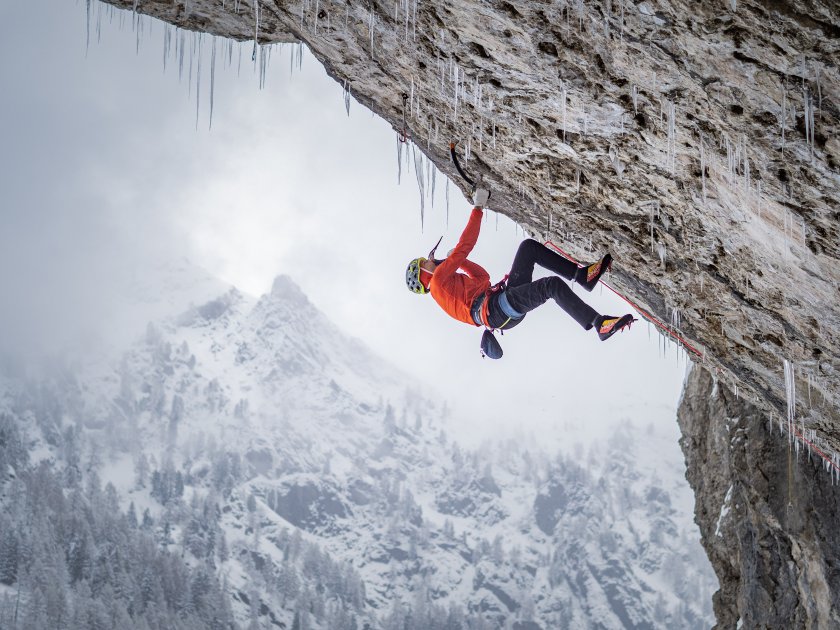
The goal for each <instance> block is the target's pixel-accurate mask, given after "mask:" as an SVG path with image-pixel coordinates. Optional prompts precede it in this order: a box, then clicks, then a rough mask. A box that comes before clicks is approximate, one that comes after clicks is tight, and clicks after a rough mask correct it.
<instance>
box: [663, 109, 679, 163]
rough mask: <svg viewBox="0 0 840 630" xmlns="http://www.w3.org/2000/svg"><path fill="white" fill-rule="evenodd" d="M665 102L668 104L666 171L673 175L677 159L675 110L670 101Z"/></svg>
mask: <svg viewBox="0 0 840 630" xmlns="http://www.w3.org/2000/svg"><path fill="white" fill-rule="evenodd" d="M666 102H667V104H668V105H667V109H668V111H667V113H668V158H667V159H668V170H670V171H671V174H674V171H675V169H676V159H677V122H676V118H677V108H676V105H674V103H672V102H671V101H666Z"/></svg>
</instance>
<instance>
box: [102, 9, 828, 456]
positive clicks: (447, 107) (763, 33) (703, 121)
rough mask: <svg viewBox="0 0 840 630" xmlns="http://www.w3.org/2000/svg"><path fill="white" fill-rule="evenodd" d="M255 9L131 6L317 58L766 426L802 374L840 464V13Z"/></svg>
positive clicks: (803, 412) (814, 428)
mask: <svg viewBox="0 0 840 630" xmlns="http://www.w3.org/2000/svg"><path fill="white" fill-rule="evenodd" d="M252 1H253V2H257V5H256V6H254V5H253V4H251V3H248V2H244V1H241V2H240V1H237V0H228V1H227V2H222V1H221V0H212V1H211V0H189V1H188V2H186V4H184V3H183V2H181V1H180V0H175V2H173V1H172V0H162V1H157V0H153V1H150V0H137V3H136V10H137V11H138V12H141V13H145V14H149V15H153V16H155V17H159V18H161V19H163V20H165V21H167V22H169V23H171V24H175V25H177V26H180V27H182V28H186V29H192V30H199V31H202V32H206V33H211V34H214V35H218V36H221V37H227V38H232V39H238V40H245V39H249V38H254V37H255V34H256V36H257V38H258V41H259V43H260V44H269V43H273V42H288V41H294V40H299V41H303V42H306V44H307V45H308V46H309V48H310V49H311V51H312V52H313V53H314V55H315V56H316V57H317V58H318V59H319V60H320V61H322V62H323V63H324V65H325V66H326V68H327V71H328V72H329V73H330V75H332V76H333V77H334V78H336V80H338V81H339V82H340V83H342V84H346V85H348V86H349V89H350V91H351V93H352V94H353V96H354V97H355V98H356V99H357V100H359V101H360V102H361V103H363V104H364V105H365V106H367V107H369V108H370V109H372V110H373V111H375V112H376V113H378V114H379V115H381V116H382V117H384V118H385V119H387V120H388V121H389V122H390V123H391V124H392V125H393V126H394V127H395V129H399V130H401V129H402V127H403V117H404V116H405V120H406V125H407V131H408V135H409V136H410V138H411V139H412V141H413V142H414V143H415V145H416V147H417V149H419V150H421V151H423V152H424V153H425V154H426V155H427V156H428V157H429V158H430V159H431V160H432V161H433V162H434V163H435V165H436V166H437V167H438V169H440V170H441V171H443V172H444V173H445V174H447V175H448V176H450V177H453V179H454V181H457V182H459V183H461V182H460V180H459V179H457V178H456V174H455V172H454V169H453V167H452V165H451V163H450V162H449V159H448V153H447V151H448V142H449V141H450V139H458V140H459V141H460V145H461V147H462V150H465V149H466V148H467V147H469V151H470V154H471V157H470V160H469V162H468V164H467V166H468V168H469V170H471V171H472V172H473V173H475V174H481V175H482V176H483V177H484V178H485V180H486V181H487V182H489V185H490V186H491V187H492V189H493V201H494V206H493V209H494V210H498V211H501V212H504V213H505V214H508V215H509V216H511V217H512V218H513V219H515V220H516V221H518V222H519V223H520V224H522V225H523V226H524V227H525V228H526V229H528V230H529V231H530V232H531V233H533V234H535V235H538V237H540V238H544V239H546V240H551V241H553V242H555V243H557V244H558V245H559V246H560V247H561V248H562V249H563V250H565V251H566V252H568V253H570V254H571V255H573V256H575V257H577V258H579V259H584V260H586V259H591V258H593V257H594V256H596V255H598V254H600V253H602V252H603V251H605V250H609V251H611V252H612V253H613V256H614V258H615V259H616V261H617V262H616V263H615V265H614V272H613V274H612V282H613V283H614V285H615V286H616V288H617V290H619V291H620V292H621V293H623V294H625V295H626V296H627V297H629V298H630V299H632V300H633V301H634V302H636V303H637V304H639V305H640V306H641V307H642V308H644V309H646V310H647V311H649V312H650V313H652V314H653V315H654V316H655V317H657V318H658V319H660V320H661V321H663V322H666V323H667V324H668V325H669V326H672V325H673V326H675V327H678V328H679V333H680V334H681V335H682V336H683V337H685V338H686V339H687V340H688V341H689V343H691V344H692V346H694V347H696V349H697V355H698V356H695V357H694V358H695V359H696V360H698V361H699V362H702V363H703V364H704V366H705V367H706V368H707V369H709V370H711V371H712V372H714V373H715V374H716V377H717V378H718V380H719V381H720V383H721V384H723V385H726V387H727V389H728V390H730V391H737V392H738V393H739V396H740V397H741V398H745V399H748V400H749V401H750V402H751V403H752V404H754V405H755V407H756V409H758V410H760V411H761V412H762V413H764V414H766V415H767V416H768V417H773V418H776V419H778V418H779V417H780V416H785V414H786V413H787V406H788V405H787V401H786V388H785V379H784V370H783V362H784V361H789V362H790V363H791V365H792V374H793V380H794V383H795V385H796V389H797V391H798V393H799V395H798V396H797V398H796V401H795V415H796V417H797V422H798V424H799V426H800V427H801V429H797V431H800V432H801V433H802V434H803V436H804V437H805V438H807V439H808V440H809V441H810V442H812V443H815V444H816V445H818V446H820V447H821V448H822V450H824V451H825V452H826V453H827V456H828V457H829V458H830V457H831V456H832V455H833V452H835V451H840V413H838V408H837V403H838V401H840V397H839V395H840V374H839V373H838V372H840V351H838V348H840V334H839V333H838V330H840V264H838V263H840V261H838V258H840V194H839V193H840V175H838V172H839V171H840V140H838V134H837V132H838V126H840V125H839V124H838V123H840V69H838V60H840V4H838V3H837V2H836V1H835V0H799V1H786V0H760V1H759V0H750V1H746V2H745V1H743V0H741V1H737V0H728V1H724V0H715V1H713V2H703V3H700V2H695V1H693V0H684V1H681V0H659V1H657V0H644V1H642V2H634V1H631V0H598V1H594V2H593V1H590V0H586V1H584V0H575V1H574V2H572V1H571V0H556V1H555V2H541V1H536V0H530V1H473V0H459V1H458V2H449V1H444V0H396V1H395V2H384V3H383V2H380V1H378V0H374V1H371V0H364V2H360V1H359V0H349V1H337V0H309V1H307V2H264V3H263V2H258V1H257V0H252ZM111 4H114V5H116V6H120V7H122V8H129V9H130V8H132V7H133V6H135V3H134V2H133V0H129V1H124V0H112V2H111ZM257 16H258V17H259V21H258V23H257V20H256V18H257ZM404 95H405V96H407V97H408V98H407V99H404V98H403V96H404ZM269 123H270V121H266V124H269ZM461 185H462V186H463V184H461Z"/></svg>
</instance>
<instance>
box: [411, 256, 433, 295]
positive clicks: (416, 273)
mask: <svg viewBox="0 0 840 630" xmlns="http://www.w3.org/2000/svg"><path fill="white" fill-rule="evenodd" d="M424 262H426V259H425V258H423V257H420V258H415V259H414V260H412V261H411V262H410V263H408V268H407V269H406V270H405V284H406V285H407V286H408V290H409V291H411V292H412V293H418V294H421V295H422V294H424V293H428V292H429V290H428V289H427V288H426V287H425V286H423V283H422V282H420V265H422V264H423V263H424Z"/></svg>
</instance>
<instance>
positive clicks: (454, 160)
mask: <svg viewBox="0 0 840 630" xmlns="http://www.w3.org/2000/svg"><path fill="white" fill-rule="evenodd" d="M449 155H450V156H451V157H452V163H453V164H455V169H456V170H457V171H458V174H459V175H460V176H461V177H463V178H464V181H465V182H467V183H468V184H469V185H470V188H472V193H473V194H474V193H475V189H476V183H475V180H473V179H472V178H471V177H470V176H469V175H467V173H466V172H465V171H464V169H463V168H461V163H460V162H458V154H457V153H455V143H454V142H450V143H449Z"/></svg>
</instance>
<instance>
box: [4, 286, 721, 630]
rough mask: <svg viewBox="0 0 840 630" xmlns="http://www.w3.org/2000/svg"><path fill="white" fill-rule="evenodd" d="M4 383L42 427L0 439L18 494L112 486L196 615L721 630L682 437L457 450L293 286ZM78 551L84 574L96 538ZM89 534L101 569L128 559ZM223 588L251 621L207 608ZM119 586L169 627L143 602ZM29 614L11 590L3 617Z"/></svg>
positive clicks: (176, 611)
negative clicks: (53, 484) (44, 478)
mask: <svg viewBox="0 0 840 630" xmlns="http://www.w3.org/2000/svg"><path fill="white" fill-rule="evenodd" d="M177 284H178V285H179V286H185V285H182V284H181V283H177ZM165 301H166V300H165V299H161V298H158V299H157V302H156V303H158V304H159V303H163V302H165ZM0 392H2V394H0V410H1V411H2V417H3V419H4V420H3V421H4V425H3V426H4V427H5V429H4V431H5V433H2V432H0V434H2V435H6V436H12V435H14V436H18V437H16V438H15V439H14V440H12V439H11V438H10V437H9V438H7V439H6V441H5V442H4V441H3V440H0V471H2V470H3V469H4V468H7V469H8V470H9V473H8V475H7V477H6V479H5V480H4V481H2V482H0V483H2V485H0V489H1V490H2V497H3V498H2V501H3V502H4V505H6V506H12V505H15V504H14V502H13V501H12V499H11V498H10V497H13V496H17V495H16V493H17V494H19V493H20V492H24V493H26V492H33V489H32V488H33V487H32V485H31V484H30V483H29V481H27V480H28V479H30V478H31V471H32V470H34V469H36V468H37V467H38V466H39V465H40V467H41V468H49V469H51V470H55V471H64V472H63V473H61V474H62V475H64V478H65V479H70V482H69V483H68V484H67V486H66V488H65V490H64V492H65V493H66V494H72V495H73V496H75V500H76V501H78V502H81V503H82V504H84V505H85V506H87V507H88V510H89V512H88V513H89V514H90V513H91V511H94V512H95V509H94V508H95V506H99V507H100V508H102V503H103V502H102V501H100V500H99V499H98V498H97V497H98V496H99V495H98V494H96V492H94V491H91V492H92V493H91V492H88V491H87V490H83V486H84V483H83V481H82V480H88V481H89V480H90V479H91V478H94V479H101V480H102V482H104V483H108V484H110V485H109V486H106V494H109V496H111V497H112V498H111V500H110V503H108V502H105V503H106V504H107V505H110V508H111V511H112V512H113V511H114V510H115V509H116V510H117V511H118V512H120V511H121V512H122V513H123V515H122V516H121V517H120V519H119V523H120V524H122V525H121V526H125V527H126V528H127V531H134V532H136V535H137V536H138V537H139V538H138V540H140V541H141V542H142V540H144V538H143V537H144V536H145V537H146V538H147V539H148V540H150V541H153V542H154V545H155V547H156V549H157V550H158V552H159V553H162V554H165V555H166V554H169V555H173V556H181V557H182V558H183V562H184V563H185V566H184V568H183V569H181V570H182V571H183V572H184V575H185V576H187V575H193V577H192V578H189V579H188V578H186V577H185V578H184V580H183V584H184V585H186V586H184V589H185V591H188V592H189V595H187V594H185V595H183V596H182V597H180V598H172V601H170V600H169V599H168V598H167V596H166V593H165V592H164V593H162V594H161V595H160V598H159V602H160V606H161V607H162V608H165V609H166V610H167V611H168V613H167V614H171V615H172V616H173V618H174V617H178V615H181V616H182V618H183V616H184V615H193V616H195V617H197V618H198V617H200V616H202V615H203V617H202V619H205V620H206V619H207V618H210V617H212V618H215V619H217V620H221V621H219V623H220V624H221V625H220V627H226V624H227V625H230V623H231V622H230V621H225V620H226V619H227V617H226V615H228V616H229V617H230V619H231V620H236V623H238V624H240V625H242V626H248V627H253V628H261V627H265V628H270V627H279V628H283V627H285V628H296V629H301V628H322V629H328V628H329V629H335V630H339V629H342V628H348V629H349V628H363V627H370V628H401V629H402V628H418V629H420V628H453V629H454V628H464V629H466V628H516V629H518V630H536V629H537V628H543V629H549V628H552V629H553V628H646V627H650V628H652V627H681V628H701V627H707V626H709V625H711V623H712V613H711V604H710V601H711V593H712V591H713V590H714V589H715V588H716V583H715V579H714V576H713V574H712V573H711V569H710V567H709V565H708V561H707V560H706V558H705V556H704V554H703V552H702V549H701V547H700V545H699V535H698V532H697V529H696V527H695V526H694V525H693V523H692V521H691V510H690V505H691V495H690V491H689V489H688V487H687V485H686V483H685V480H684V479H683V466H682V461H681V458H680V456H679V452H678V450H677V446H676V445H675V444H672V443H668V442H667V441H666V440H665V439H664V438H663V437H662V436H661V435H659V434H658V433H657V432H656V431H655V430H654V429H653V428H652V427H648V428H646V429H644V430H643V429H641V428H639V427H637V426H634V425H632V424H631V423H629V422H627V421H625V422H624V423H622V424H621V425H619V426H617V427H616V431H615V435H614V437H613V438H612V439H611V440H610V442H609V443H606V444H596V445H594V446H592V447H591V448H589V449H588V450H584V449H582V448H581V449H579V451H578V452H577V453H574V454H572V453H567V454H559V453H552V452H547V451H546V449H545V447H544V446H541V445H540V444H538V443H523V442H521V441H508V442H505V443H488V444H487V445H485V446H484V447H482V448H480V449H477V450H473V451H468V450H465V449H463V448H462V447H461V446H459V445H458V444H456V443H453V442H452V441H450V440H449V439H448V437H447V434H446V429H447V425H448V424H449V423H450V422H453V421H454V419H452V418H450V417H449V412H448V411H447V407H446V405H445V403H442V402H439V401H436V400H432V399H431V397H428V396H426V395H424V393H423V389H422V387H421V386H418V384H416V382H414V381H413V380H412V379H411V378H409V377H408V376H406V375H403V374H400V373H398V372H397V371H396V370H394V369H393V368H392V367H391V366H389V365H387V364H385V363H384V362H383V361H381V360H380V359H379V358H377V357H376V356H374V355H372V354H371V353H370V352H369V351H368V350H367V349H365V347H364V346H362V345H361V344H360V343H359V342H357V341H355V340H353V339H349V338H348V337H347V336H346V335H344V334H343V333H342V332H341V331H340V330H339V329H338V328H337V327H335V326H334V325H333V324H332V323H330V322H329V321H328V320H327V318H326V317H325V316H324V315H323V314H322V313H320V312H319V311H318V310H317V309H316V308H315V307H314V306H313V305H312V304H311V303H310V302H309V300H308V299H307V298H306V296H305V295H304V294H303V293H302V292H301V290H300V289H299V288H298V287H297V286H296V285H295V284H294V282H293V281H292V280H291V279H289V278H288V277H285V276H280V277H278V278H277V279H276V280H275V282H274V285H273V287H272V289H271V291H270V293H268V294H266V295H264V296H263V297H261V298H259V299H256V300H255V299H253V298H250V297H248V296H245V295H243V294H242V293H240V292H238V291H237V290H236V289H229V290H226V291H225V292H224V293H222V294H221V295H219V296H218V297H215V298H214V299H211V300H210V301H207V302H205V303H203V304H201V305H198V306H192V307H190V308H188V309H187V310H186V311H184V312H181V313H180V314H179V315H178V316H176V317H171V318H168V319H164V320H161V321H158V322H156V323H151V324H149V325H148V327H147V329H146V334H145V336H144V338H143V339H141V340H138V341H137V342H136V343H134V344H132V345H131V347H130V348H129V349H128V350H127V351H126V352H125V353H124V354H123V355H122V357H121V358H120V359H119V360H118V361H116V362H108V361H102V360H93V358H92V357H91V358H89V360H81V361H79V362H76V363H74V364H73V366H72V368H70V367H67V366H62V367H57V366H52V368H51V369H50V370H49V371H46V372H45V371H43V370H41V371H39V372H38V373H37V376H35V375H34V374H32V373H30V374H28V375H27V374H26V373H24V372H23V371H22V370H21V369H19V368H13V366H10V367H9V369H8V370H6V377H5V378H4V381H3V383H2V387H0ZM13 443H14V444H16V445H17V446H15V447H14V449H12V446H10V445H12V444H13ZM4 449H5V450H4ZM21 451H25V453H26V457H24V456H22V455H21V454H20V452H21ZM13 455H14V457H13ZM38 462H40V464H38ZM68 470H71V471H73V472H72V474H70V473H68V472H67V471H68ZM97 483H98V482H97ZM88 485H91V484H90V483H88ZM93 485H97V484H93ZM114 497H119V499H118V500H117V499H115V498H114ZM117 501H118V502H119V508H118V509H117V508H116V504H117ZM9 514H10V516H9V518H8V521H9V523H8V524H9V525H10V527H12V526H15V524H17V532H16V534H15V535H14V536H11V535H7V538H8V539H9V542H8V543H7V544H6V545H5V546H4V545H3V542H2V540H0V589H4V590H0V596H2V595H3V594H4V592H5V593H7V594H8V596H9V597H11V593H13V592H15V589H16V588H18V587H21V586H23V588H25V589H28V591H27V592H29V593H30V597H29V598H28V599H26V598H25V601H26V602H28V604H27V605H28V606H29V607H28V608H27V607H26V606H25V607H24V608H25V610H26V611H27V613H31V614H35V613H33V612H32V611H33V610H34V609H35V608H34V607H35V603H36V601H37V599H38V598H39V595H38V593H42V592H43V590H42V591H39V590H37V588H36V587H37V585H35V584H34V583H33V582H32V580H31V579H30V578H29V577H27V576H28V575H29V573H28V572H27V571H28V569H27V566H28V565H27V564H26V563H27V562H28V560H27V557H26V556H25V555H22V554H21V553H19V552H18V551H16V552H14V554H13V553H12V551H10V550H11V549H17V550H19V549H21V548H24V547H26V545H29V544H31V543H32V535H30V534H29V533H27V532H24V531H21V525H20V523H21V522H22V521H21V518H22V516H21V515H22V514H23V512H21V511H20V510H18V511H15V510H12V509H11V508H9ZM16 514H17V516H15V515H16ZM111 517H112V518H115V517H114V515H113V514H112V515H111ZM90 519H93V517H92V516H91V517H90ZM90 519H89V520H90ZM91 522H92V521H91ZM4 524H6V523H4ZM59 534H60V532H59ZM59 534H56V535H57V536H59ZM59 537H60V536H59ZM12 538H14V540H12ZM58 544H59V545H63V546H64V550H65V556H66V558H67V562H71V560H72V558H73V557H74V555H73V554H74V553H75V552H74V550H75V549H77V548H78V536H76V537H73V538H72V539H68V540H60V541H59V542H58ZM89 544H90V545H91V550H90V551H89V553H90V556H91V559H90V562H89V564H90V566H91V567H96V566H99V562H100V561H101V563H102V564H103V565H106V566H107V565H108V560H107V559H105V558H104V557H103V555H102V554H103V553H104V552H102V551H101V550H99V549H97V548H96V547H97V540H96V539H91V541H90V543H89ZM140 544H141V543H140V542H138V545H140ZM4 550H5V551H4ZM13 555H14V558H15V562H14V563H11V561H10V560H9V559H10V558H11V557H12V556H13ZM59 555H60V554H59ZM12 564H14V566H15V570H14V571H12V570H11V569H10V568H9V569H7V570H6V571H5V573H4V572H3V571H4V569H3V567H4V566H7V567H10V566H11V565H12ZM74 566H75V565H74ZM87 566H88V564H82V565H81V566H80V568H77V570H75V571H71V576H72V577H71V578H67V582H68V586H67V590H66V591H65V592H64V593H65V594H64V595H63V597H64V598H65V599H66V600H67V601H68V602H69V603H68V604H67V606H65V608H67V607H69V608H71V609H72V608H73V602H75V601H77V600H78V601H85V602H88V601H96V600H97V597H101V596H102V595H101V593H102V591H101V590H100V591H97V590H96V584H98V582H97V574H96V572H95V571H93V570H92V569H88V568H85V567H87ZM24 569H26V570H24ZM147 570H148V569H137V571H147ZM57 572H58V574H62V572H61V571H59V570H58V569H57ZM190 572H192V573H190ZM195 575H199V576H202V579H201V580H199V582H198V586H196V581H195V578H194V576H195ZM209 576H212V579H214V580H215V582H213V583H215V584H217V585H218V587H217V588H218V589H221V590H222V591H223V592H225V593H226V594H227V597H228V600H227V602H226V605H228V606H229V610H228V609H223V610H221V612H219V610H217V609H215V608H213V609H212V610H210V609H207V607H206V606H204V604H203V603H202V602H205V601H206V600H203V599H196V595H195V593H196V589H198V590H199V591H203V589H204V586H202V585H204V584H206V583H208V580H211V578H210V577H209ZM140 581H141V582H142V580H140ZM211 581H212V580H211ZM3 585H5V586H3ZM80 585H85V586H84V588H87V590H84V588H83V587H82V586H80ZM161 588H162V589H164V588H165V587H161ZM79 589H82V590H83V596H79V597H78V598H77V595H78V592H79ZM207 589H208V592H209V590H212V589H210V587H209V586H208V587H207ZM117 590H118V591H119V589H117ZM125 590H130V589H125ZM140 590H142V589H140ZM150 590H151V591H153V590H154V589H150ZM176 590H177V589H176ZM42 596H43V595H42ZM109 597H110V598H111V599H110V600H109V601H113V598H114V597H117V598H118V599H119V598H120V597H122V598H123V599H124V600H125V602H127V603H125V605H124V609H125V611H126V614H128V615H129V616H130V617H132V618H134V619H135V620H136V619H139V618H140V617H142V618H143V623H146V624H148V625H147V626H146V627H167V626H166V624H167V623H168V622H165V621H160V620H159V619H158V620H157V621H155V620H154V619H150V618H149V615H148V614H147V613H146V612H144V611H146V610H147V608H146V607H144V606H138V605H136V604H134V605H132V601H133V600H132V599H131V595H130V594H127V593H126V592H125V591H123V592H118V594H117V595H116V596H115V595H114V594H113V593H111V594H110V595H109ZM149 597H151V598H153V596H152V595H149ZM191 597H192V600H190V598H191ZM188 600H190V601H193V604H192V605H191V606H192V607H190V606H187V605H185V604H183V602H185V601H188ZM10 601H11V600H7V603H6V604H2V599H0V622H2V621H3V620H4V619H5V618H8V614H9V611H10V610H11V608H10V606H11V603H9V602H10ZM119 601H122V600H119ZM179 602H181V603H179ZM195 602H198V603H195ZM47 608H49V611H50V614H56V613H55V610H64V608H62V607H58V608H56V606H48V607H47ZM208 610H210V612H208ZM185 611H186V612H185ZM190 611H191V612H190ZM42 613H43V615H47V618H49V615H48V613H47V611H46V610H40V609H39V610H38V614H42ZM4 615H6V617H4ZM132 615H133V616H132ZM214 615H215V617H214ZM39 618H43V617H39ZM190 619H192V618H191V617H190ZM205 623H206V621H205ZM156 624H157V625H156ZM185 627H191V626H185ZM197 627H202V626H201V624H200V623H199V625H198V626H197Z"/></svg>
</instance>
